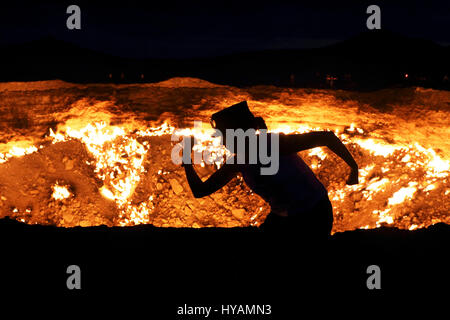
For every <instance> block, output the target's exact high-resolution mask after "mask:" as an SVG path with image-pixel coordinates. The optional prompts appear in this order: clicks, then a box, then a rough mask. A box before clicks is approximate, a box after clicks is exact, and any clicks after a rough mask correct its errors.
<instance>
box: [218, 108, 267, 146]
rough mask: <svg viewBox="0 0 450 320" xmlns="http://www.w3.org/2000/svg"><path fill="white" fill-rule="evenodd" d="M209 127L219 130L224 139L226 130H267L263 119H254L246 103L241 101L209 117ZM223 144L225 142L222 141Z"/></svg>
mask: <svg viewBox="0 0 450 320" xmlns="http://www.w3.org/2000/svg"><path fill="white" fill-rule="evenodd" d="M211 126H212V127H213V128H214V129H218V130H220V132H221V133H222V135H223V137H224V139H225V135H226V130H227V129H233V130H237V129H242V130H244V131H246V130H248V129H254V130H258V129H267V126H266V123H265V122H264V119H263V118H261V117H255V116H254V115H253V113H252V112H251V111H250V109H249V108H248V105H247V101H242V102H239V103H237V104H234V105H232V106H230V107H228V108H225V109H223V110H221V111H219V112H216V113H214V114H213V115H212V116H211ZM224 143H225V140H224Z"/></svg>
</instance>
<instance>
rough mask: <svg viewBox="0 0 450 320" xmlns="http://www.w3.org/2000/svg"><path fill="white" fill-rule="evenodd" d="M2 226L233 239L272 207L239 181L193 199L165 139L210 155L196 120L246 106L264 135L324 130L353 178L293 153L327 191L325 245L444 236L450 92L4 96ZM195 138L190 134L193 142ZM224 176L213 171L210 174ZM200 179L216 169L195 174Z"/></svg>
mask: <svg viewBox="0 0 450 320" xmlns="http://www.w3.org/2000/svg"><path fill="white" fill-rule="evenodd" d="M0 96H1V101H2V102H1V105H0V125H1V131H0V132H1V137H0V139H1V140H0V197H1V198H0V216H1V217H5V216H10V217H13V218H15V219H17V220H20V221H22V222H25V223H29V224H51V225H56V226H62V227H73V226H94V225H101V224H105V225H108V226H127V225H135V224H148V223H150V224H153V225H155V226H162V227H235V226H249V225H259V224H261V223H262V222H263V221H264V219H265V216H266V215H267V214H268V213H269V210H270V208H269V207H268V205H267V204H265V203H264V201H262V199H260V198H259V197H258V196H257V195H255V194H253V193H252V192H251V190H249V189H248V188H247V187H246V186H245V185H244V183H243V181H242V179H240V178H236V179H234V180H233V181H232V182H230V183H229V184H228V185H227V186H225V187H224V188H223V189H222V190H220V191H218V192H216V193H215V194H212V195H211V196H209V197H205V198H202V199H195V198H193V196H192V194H191V192H190V189H189V186H188V185H187V182H186V179H185V176H184V170H183V169H182V168H181V167H179V166H177V165H175V164H173V163H172V161H171V156H170V155H171V152H172V148H173V146H174V142H172V141H171V134H172V133H173V132H174V131H176V130H177V128H188V129H183V130H181V131H179V134H180V135H190V134H194V135H195V136H196V137H197V138H199V140H200V145H199V146H198V148H212V149H213V150H217V151H219V148H218V147H217V144H214V143H213V144H211V143H212V142H213V140H212V139H211V138H210V137H209V128H208V127H209V125H208V126H206V125H205V127H203V128H195V129H194V128H191V127H192V125H193V120H202V121H203V122H204V123H205V124H206V123H209V116H210V115H211V114H212V113H213V112H215V111H217V110H219V109H221V108H224V107H226V106H229V105H231V104H233V103H236V102H239V101H242V100H247V101H248V103H249V106H250V108H251V109H252V111H253V112H254V114H255V115H259V116H263V117H264V118H265V119H266V122H267V124H268V127H269V129H270V130H271V131H275V132H284V133H294V132H298V133H303V132H307V131H311V130H333V131H334V132H335V133H336V135H337V136H339V137H340V138H341V140H342V141H343V142H344V143H345V144H346V145H347V147H348V148H349V150H350V151H351V153H352V154H353V155H354V157H355V159H356V161H357V163H358V164H359V168H360V184H359V185H355V186H347V185H346V184H345V180H346V177H347V175H348V172H349V171H348V170H349V169H348V168H347V167H346V165H345V163H344V162H343V161H342V160H340V159H339V158H338V157H336V156H335V155H334V154H333V153H331V152H329V151H328V150H327V149H326V148H315V149H311V150H308V151H304V152H302V153H301V156H302V157H303V158H304V159H305V161H306V162H307V163H308V164H309V165H310V166H311V168H312V169H313V171H314V172H315V173H316V174H317V176H318V177H319V179H320V180H321V181H322V182H323V184H324V185H325V186H326V187H327V189H328V192H329V197H330V200H331V201H332V204H333V207H334V228H333V231H334V232H339V231H345V230H354V229H357V228H376V227H379V226H381V225H391V226H396V227H399V228H403V229H410V230H413V229H416V228H423V227H427V226H429V225H431V224H434V223H437V222H445V223H450V215H449V214H448V209H447V207H448V202H449V201H448V200H449V197H450V183H449V172H450V142H449V139H448V137H449V133H450V127H449V124H450V120H449V119H450V118H449V113H450V110H449V105H450V93H448V92H441V91H437V90H428V89H421V88H407V89H388V90H382V91H378V92H373V93H355V92H344V91H328V90H305V89H282V88H275V87H252V88H246V89H238V88H233V87H226V86H219V85H214V84H211V83H208V82H205V81H202V80H198V79H190V78H183V79H176V78H175V79H171V80H168V81H165V82H162V83H157V84H132V85H103V84H91V85H76V84H69V83H64V82H61V81H44V82H33V83H6V84H1V85H0ZM189 128H191V129H189ZM219 165H220V164H219ZM196 169H197V171H198V172H199V174H200V175H201V176H203V177H206V176H208V175H209V174H211V173H212V172H213V171H214V170H215V168H214V166H213V165H205V164H203V165H199V166H197V168H196Z"/></svg>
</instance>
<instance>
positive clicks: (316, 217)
mask: <svg viewBox="0 0 450 320" xmlns="http://www.w3.org/2000/svg"><path fill="white" fill-rule="evenodd" d="M308 222H309V224H310V227H311V230H310V231H311V234H312V235H313V236H317V237H318V238H325V239H326V238H328V237H329V236H330V235H331V229H332V228H333V207H332V205H331V202H330V200H329V199H328V197H327V198H324V199H322V200H320V201H319V202H318V203H317V204H316V206H314V208H313V209H312V210H311V211H310V212H309V213H308Z"/></svg>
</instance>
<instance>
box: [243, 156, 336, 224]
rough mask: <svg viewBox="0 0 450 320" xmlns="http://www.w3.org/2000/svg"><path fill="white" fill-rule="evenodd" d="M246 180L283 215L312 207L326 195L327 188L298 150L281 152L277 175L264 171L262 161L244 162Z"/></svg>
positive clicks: (302, 211) (295, 213) (277, 212)
mask: <svg viewBox="0 0 450 320" xmlns="http://www.w3.org/2000/svg"><path fill="white" fill-rule="evenodd" d="M241 173H242V177H243V178H244V181H245V183H246V184H247V185H248V186H249V187H250V188H251V189H252V190H253V192H255V193H256V194H258V195H259V196H261V197H262V198H263V199H264V200H266V201H267V202H268V203H269V204H270V206H271V209H272V212H274V213H276V214H278V215H281V216H290V217H293V216H296V215H299V214H302V213H305V212H308V211H309V210H311V209H312V208H313V207H314V205H315V204H316V203H317V202H319V201H320V200H322V199H323V198H325V197H326V196H327V190H326V189H325V187H324V186H323V185H322V183H321V182H320V181H319V180H318V179H317V178H316V176H315V175H314V173H313V172H312V171H311V169H310V168H309V167H308V165H307V164H306V163H305V162H304V161H303V159H302V158H301V157H300V156H299V155H298V154H296V153H293V154H289V155H281V156H280V158H279V168H278V171H277V173H276V174H274V175H261V174H260V166H259V165H244V166H242V169H241Z"/></svg>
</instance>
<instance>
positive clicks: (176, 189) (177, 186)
mask: <svg viewBox="0 0 450 320" xmlns="http://www.w3.org/2000/svg"><path fill="white" fill-rule="evenodd" d="M169 183H170V186H171V187H172V190H173V192H174V193H175V194H176V195H179V194H180V193H182V192H183V191H184V189H183V187H182V186H181V184H180V183H179V182H178V180H177V179H170V180H169Z"/></svg>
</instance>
